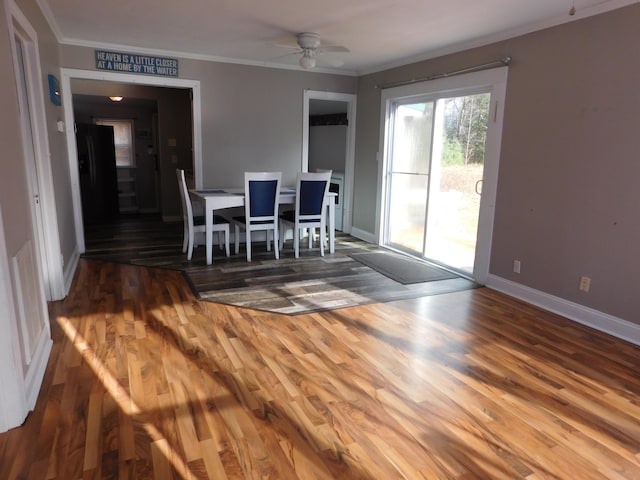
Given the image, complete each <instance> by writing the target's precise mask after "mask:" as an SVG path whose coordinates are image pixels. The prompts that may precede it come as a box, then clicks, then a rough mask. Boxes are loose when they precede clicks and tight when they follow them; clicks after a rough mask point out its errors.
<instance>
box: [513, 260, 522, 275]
mask: <svg viewBox="0 0 640 480" xmlns="http://www.w3.org/2000/svg"><path fill="white" fill-rule="evenodd" d="M513 272H514V273H520V260H514V261H513Z"/></svg>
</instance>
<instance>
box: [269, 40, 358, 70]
mask: <svg viewBox="0 0 640 480" xmlns="http://www.w3.org/2000/svg"><path fill="white" fill-rule="evenodd" d="M296 42H297V44H298V45H297V46H296V47H293V48H295V49H296V51H295V52H293V53H291V54H288V55H298V54H302V55H301V56H300V60H299V63H300V66H301V67H302V68H304V69H307V70H308V69H311V68H314V67H315V66H316V61H317V58H318V55H321V54H323V53H347V52H349V49H348V48H347V47H343V46H341V45H322V44H321V42H320V35H319V34H317V33H313V32H302V33H298V34H297V35H296ZM279 46H282V47H288V48H291V47H292V46H291V45H283V44H279ZM331 63H332V64H333V65H334V66H340V65H342V62H331Z"/></svg>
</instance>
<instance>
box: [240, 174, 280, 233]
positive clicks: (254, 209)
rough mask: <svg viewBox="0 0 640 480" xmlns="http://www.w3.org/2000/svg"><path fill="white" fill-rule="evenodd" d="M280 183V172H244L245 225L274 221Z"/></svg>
mask: <svg viewBox="0 0 640 480" xmlns="http://www.w3.org/2000/svg"><path fill="white" fill-rule="evenodd" d="M281 181H282V172H245V174H244V193H245V197H244V198H245V200H244V202H245V203H244V204H245V216H246V217H247V223H249V222H252V221H259V222H264V221H270V220H273V221H274V222H275V221H276V219H277V218H278V200H279V196H280V183H281Z"/></svg>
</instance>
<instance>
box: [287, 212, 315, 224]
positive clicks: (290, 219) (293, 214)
mask: <svg viewBox="0 0 640 480" xmlns="http://www.w3.org/2000/svg"><path fill="white" fill-rule="evenodd" d="M280 219H282V220H285V221H287V222H290V223H295V221H296V212H295V210H288V211H286V212H284V213H282V214H281V215H280ZM299 223H317V220H316V219H302V218H301V219H300V221H299Z"/></svg>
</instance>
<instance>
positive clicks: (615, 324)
mask: <svg viewBox="0 0 640 480" xmlns="http://www.w3.org/2000/svg"><path fill="white" fill-rule="evenodd" d="M486 286H487V287H489V288H492V289H494V290H498V291H499V292H502V293H506V294H507V295H511V296H512V297H516V298H518V299H520V300H523V301H525V302H527V303H531V304H533V305H536V306H538V307H540V308H544V309H545V310H548V311H550V312H553V313H557V314H558V315H562V316H563V317H566V318H568V319H569V320H573V321H574V322H577V323H581V324H583V325H586V326H588V327H591V328H594V329H596V330H599V331H601V332H604V333H608V334H609V335H613V336H614V337H617V338H620V339H622V340H626V341H628V342H631V343H633V344H635V345H640V325H638V324H635V323H632V322H629V321H627V320H623V319H621V318H617V317H614V316H613V315H609V314H607V313H603V312H600V311H598V310H594V309H593V308H589V307H585V306H584V305H580V304H578V303H574V302H570V301H569V300H565V299H563V298H560V297H556V296H553V295H550V294H548V293H545V292H541V291H540V290H535V289H533V288H530V287H526V286H524V285H520V284H519V283H516V282H512V281H511V280H506V279H504V278H502V277H498V276H496V275H489V277H488V278H487V283H486Z"/></svg>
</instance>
